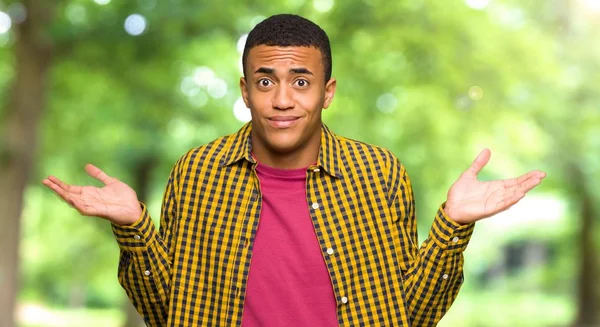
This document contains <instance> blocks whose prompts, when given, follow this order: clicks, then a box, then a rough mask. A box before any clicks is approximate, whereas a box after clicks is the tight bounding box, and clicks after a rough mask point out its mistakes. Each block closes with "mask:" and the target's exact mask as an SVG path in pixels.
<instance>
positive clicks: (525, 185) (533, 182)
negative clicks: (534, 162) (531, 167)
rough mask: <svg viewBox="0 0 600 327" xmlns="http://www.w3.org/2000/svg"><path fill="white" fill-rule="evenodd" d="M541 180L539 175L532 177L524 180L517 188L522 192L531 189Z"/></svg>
mask: <svg viewBox="0 0 600 327" xmlns="http://www.w3.org/2000/svg"><path fill="white" fill-rule="evenodd" d="M541 182H542V180H541V179H540V178H539V177H537V176H536V177H532V178H530V179H528V180H526V181H525V182H523V183H521V185H520V187H519V190H520V191H521V192H523V193H527V192H529V191H531V190H532V189H533V188H534V187H536V186H538V185H540V183H541Z"/></svg>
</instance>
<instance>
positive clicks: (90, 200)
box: [42, 164, 142, 225]
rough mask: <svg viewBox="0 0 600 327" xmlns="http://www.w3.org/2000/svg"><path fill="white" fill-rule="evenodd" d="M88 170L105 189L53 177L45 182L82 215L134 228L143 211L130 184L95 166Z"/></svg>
mask: <svg viewBox="0 0 600 327" xmlns="http://www.w3.org/2000/svg"><path fill="white" fill-rule="evenodd" d="M85 170H86V171H87V173H88V174H89V175H90V176H92V177H94V178H96V179H97V180H99V181H100V182H102V183H103V184H104V187H102V188H99V187H95V186H76V185H69V184H66V183H64V182H62V181H61V180H60V179H58V178H56V177H54V176H49V177H48V178H45V179H44V180H43V181H42V183H43V184H44V185H46V186H47V187H48V188H50V189H52V190H53V191H54V193H56V194H57V195H58V196H59V197H61V198H62V199H63V200H65V201H66V202H67V203H68V204H70V205H71V206H72V207H73V208H75V209H77V211H79V213H80V214H82V215H85V216H95V217H100V218H104V219H106V220H109V221H110V222H112V223H113V224H115V225H131V224H133V223H134V222H136V221H137V220H138V219H139V218H140V216H141V214H142V209H141V207H140V204H139V202H138V198H137V194H136V193H135V191H134V190H133V189H132V188H131V187H129V185H127V184H125V183H123V182H121V181H120V180H118V179H117V178H115V177H110V176H108V175H106V173H104V172H103V171H102V170H100V168H98V167H96V166H94V165H91V164H88V165H86V166H85Z"/></svg>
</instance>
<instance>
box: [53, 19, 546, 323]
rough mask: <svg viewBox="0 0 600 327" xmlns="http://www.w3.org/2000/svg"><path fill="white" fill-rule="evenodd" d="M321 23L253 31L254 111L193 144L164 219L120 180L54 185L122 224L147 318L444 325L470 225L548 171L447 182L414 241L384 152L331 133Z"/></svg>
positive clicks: (475, 167)
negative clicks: (424, 231)
mask: <svg viewBox="0 0 600 327" xmlns="http://www.w3.org/2000/svg"><path fill="white" fill-rule="evenodd" d="M331 66H332V64H331V50H330V45H329V40H328V37H327V35H326V34H325V32H324V31H323V30H321V28H319V27H318V26H317V25H315V24H314V23H312V22H310V21H308V20H306V19H304V18H302V17H299V16H294V15H276V16H272V17H270V18H268V19H266V20H265V21H263V22H261V23H260V24H258V25H257V26H256V27H255V28H254V29H253V30H252V31H251V32H250V34H249V35H248V39H247V41H246V47H245V49H244V54H243V67H244V77H242V78H241V79H240V89H241V92H242V96H243V99H244V101H245V103H246V106H247V107H248V108H250V111H251V113H252V121H251V122H250V123H248V124H246V125H245V126H244V127H242V128H241V129H240V130H239V131H238V132H237V133H235V134H232V135H228V136H224V137H221V138H219V139H217V140H215V141H213V142H212V143H210V144H207V145H204V146H200V147H198V148H195V149H192V150H190V151H189V152H187V153H186V154H185V155H183V156H182V157H181V158H180V159H179V160H178V161H177V163H176V164H175V166H174V168H173V170H172V171H171V175H170V177H169V180H168V183H167V187H166V191H165V195H164V200H163V204H162V215H161V219H160V230H159V231H157V230H156V229H155V227H154V224H153V223H152V221H151V219H150V216H149V214H148V212H147V210H146V207H145V205H144V204H143V203H138V199H137V197H136V194H135V192H134V191H133V190H132V189H131V188H130V187H129V186H127V185H126V184H124V183H123V182H121V181H119V180H118V179H116V178H114V177H109V176H108V175H107V174H106V173H104V172H103V171H101V170H100V169H99V168H96V167H94V166H92V165H87V166H86V170H87V172H88V173H89V174H90V175H91V176H93V177H95V178H97V179H98V180H100V181H101V182H103V183H104V184H105V186H104V187H103V188H96V187H91V186H84V187H81V186H71V185H67V184H65V183H63V182H62V181H60V180H59V179H57V178H56V177H53V176H50V177H48V179H45V180H44V184H45V185H47V186H48V187H50V188H51V189H52V190H54V191H55V192H56V193H57V194H58V195H59V196H60V197H62V198H63V199H64V200H66V201H67V202H68V203H70V204H71V205H72V206H73V207H75V208H76V209H77V210H78V211H79V212H80V213H82V214H83V215H88V216H98V217H101V218H105V219H107V220H109V221H110V222H111V223H112V226H113V231H114V234H115V236H116V239H117V242H118V243H119V246H120V249H121V259H120V264H119V282H120V283H121V285H122V286H123V287H124V289H125V290H126V292H127V294H128V296H129V297H130V299H131V300H132V302H133V304H134V305H135V306H136V308H137V310H138V311H139V312H140V314H141V315H142V316H143V318H144V320H145V321H146V323H147V324H148V326H240V325H241V326H244V327H251V326H252V327H253V326H435V325H436V324H437V322H438V321H439V320H440V319H441V318H442V316H443V315H444V314H445V312H446V311H447V310H448V308H449V307H450V305H451V304H452V302H453V301H454V299H455V297H456V295H457V293H458V290H459V288H460V286H461V285H462V282H463V273H462V266H463V254H462V253H463V251H464V249H465V248H466V246H467V243H468V242H469V239H470V236H471V234H472V232H473V228H474V222H475V221H477V220H480V219H483V218H485V217H489V216H491V215H494V214H496V213H498V212H500V211H503V210H506V209H507V208H509V207H510V206H512V205H513V204H515V203H516V202H517V201H519V200H520V199H521V198H522V197H523V196H524V195H525V193H526V192H528V191H529V190H531V189H532V188H534V187H535V186H536V185H538V184H539V183H540V181H541V179H542V178H543V177H545V174H544V173H543V172H540V171H532V172H530V173H528V174H525V175H523V176H521V177H519V178H516V179H510V180H503V181H492V182H479V181H477V178H476V175H477V173H478V172H479V171H480V170H481V169H482V168H483V166H485V164H486V163H487V162H488V160H489V158H490V151H489V150H487V149H486V150H484V151H482V152H481V153H480V154H479V156H478V157H477V158H476V159H475V161H474V162H473V164H472V165H471V167H469V169H468V170H467V171H465V172H464V173H463V174H462V175H461V176H460V177H459V178H458V180H457V181H456V182H455V183H454V184H453V185H452V187H451V188H450V190H449V192H448V198H447V201H446V202H445V203H444V204H443V205H442V206H441V207H440V208H439V210H438V212H437V214H436V215H435V218H434V222H433V225H432V228H431V231H430V233H429V237H428V238H427V239H426V240H425V242H424V243H423V244H422V245H421V247H420V248H419V244H418V241H417V230H416V221H415V206H414V199H413V193H412V187H411V182H410V179H409V177H408V174H407V172H406V169H405V167H404V166H403V165H402V164H401V163H400V161H399V160H398V159H396V157H394V155H393V154H392V153H391V152H390V151H388V150H385V149H382V148H379V147H376V146H372V145H368V144H365V143H361V142H357V141H353V140H350V139H347V138H344V137H341V136H337V135H335V134H333V133H332V132H331V131H330V130H329V129H328V128H327V127H326V126H325V125H323V124H322V122H321V111H322V109H325V108H327V107H328V106H329V105H330V103H331V101H332V99H333V96H334V94H335V89H336V80H335V79H333V78H331Z"/></svg>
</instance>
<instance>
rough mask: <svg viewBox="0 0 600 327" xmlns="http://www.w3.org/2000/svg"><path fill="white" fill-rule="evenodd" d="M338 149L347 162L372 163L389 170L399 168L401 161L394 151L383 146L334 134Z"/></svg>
mask: <svg viewBox="0 0 600 327" xmlns="http://www.w3.org/2000/svg"><path fill="white" fill-rule="evenodd" d="M336 138H337V139H338V141H339V144H340V150H341V152H342V153H343V156H344V157H345V159H346V161H348V162H349V163H360V164H366V165H372V166H374V167H376V168H377V169H383V170H386V171H390V170H392V169H400V167H401V166H402V163H401V162H400V159H398V157H396V155H394V153H393V152H392V151H391V150H389V149H387V148H384V147H381V146H378V145H374V144H370V143H367V142H363V141H358V140H354V139H351V138H347V137H344V136H339V135H336Z"/></svg>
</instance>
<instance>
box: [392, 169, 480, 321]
mask: <svg viewBox="0 0 600 327" xmlns="http://www.w3.org/2000/svg"><path fill="white" fill-rule="evenodd" d="M389 185H390V186H391V190H390V191H391V192H392V193H391V194H390V206H391V210H392V214H393V216H394V217H395V220H394V222H395V224H396V227H397V228H398V229H399V236H400V240H399V243H400V247H399V251H400V252H401V253H400V254H401V255H400V259H399V260H400V262H399V265H400V268H401V270H402V277H403V284H404V295H405V303H406V305H407V308H408V311H409V313H410V316H411V322H412V325H413V326H436V325H437V323H438V322H439V321H440V320H441V319H442V317H443V316H444V314H445V313H446V312H447V311H448V309H449V308H450V306H451V305H452V303H453V302H454V300H455V299H456V296H457V295H458V291H459V289H460V287H461V285H462V283H463V263H464V256H463V251H464V250H465V249H466V247H467V244H468V243H469V240H470V238H471V235H472V234H473V229H474V224H467V225H460V224H458V223H456V222H454V221H452V220H451V219H450V218H449V217H448V216H447V215H446V213H445V212H444V204H442V205H441V206H440V208H439V209H438V211H437V214H436V215H435V219H434V221H433V224H432V227H431V230H430V231H429V235H428V237H427V239H426V240H425V241H424V242H423V244H422V245H421V246H420V247H419V244H418V236H417V235H418V234H417V225H416V215H415V200H414V197H413V190H412V186H411V182H410V178H409V177H408V174H407V172H406V169H405V167H404V166H403V165H402V164H401V163H400V162H399V161H398V160H397V159H396V162H395V164H392V169H391V174H390V183H389Z"/></svg>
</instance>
